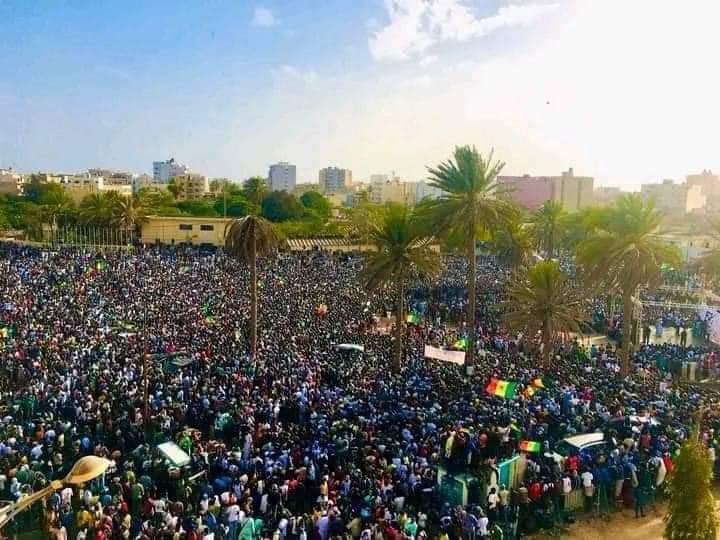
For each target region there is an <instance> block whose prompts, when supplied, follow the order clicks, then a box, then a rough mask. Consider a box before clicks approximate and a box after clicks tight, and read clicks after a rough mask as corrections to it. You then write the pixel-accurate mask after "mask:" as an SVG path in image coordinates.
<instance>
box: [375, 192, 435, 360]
mask: <svg viewBox="0 0 720 540" xmlns="http://www.w3.org/2000/svg"><path fill="white" fill-rule="evenodd" d="M421 231H422V229H421V227H420V226H419V222H418V220H417V219H416V216H415V215H413V213H412V212H411V211H410V210H408V208H407V207H405V206H401V205H397V204H392V205H388V206H387V207H385V208H384V209H383V214H382V216H381V218H380V221H379V222H378V223H377V224H375V225H374V226H373V227H372V228H371V231H370V234H369V240H370V243H371V245H373V246H374V247H375V251H371V252H368V254H367V256H366V259H365V267H364V269H363V274H362V281H363V283H364V285H365V288H366V289H368V290H375V289H377V288H379V287H382V286H388V285H390V286H394V287H395V293H396V295H397V296H396V314H395V317H396V319H395V321H396V323H395V354H394V358H393V368H394V369H395V370H396V371H399V370H400V367H401V364H402V353H403V340H404V336H405V285H406V283H407V280H408V279H409V278H411V277H414V278H417V277H426V276H430V275H434V274H435V273H437V272H438V271H439V268H440V258H439V256H438V254H437V253H436V252H435V251H433V250H432V249H431V248H430V240H431V239H430V238H429V237H427V236H425V235H424V234H423V233H422V232H421Z"/></svg>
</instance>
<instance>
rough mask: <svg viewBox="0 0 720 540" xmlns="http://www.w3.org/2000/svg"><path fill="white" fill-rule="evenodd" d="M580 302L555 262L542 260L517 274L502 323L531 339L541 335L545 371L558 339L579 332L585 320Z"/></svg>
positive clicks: (576, 293) (566, 277)
mask: <svg viewBox="0 0 720 540" xmlns="http://www.w3.org/2000/svg"><path fill="white" fill-rule="evenodd" d="M584 307H585V306H584V299H583V297H582V295H581V294H580V290H579V289H578V288H577V287H573V285H572V283H570V280H569V279H568V276H567V275H566V274H565V273H564V272H563V271H562V270H561V269H560V264H559V263H558V262H557V261H553V260H546V261H541V262H539V263H537V264H536V265H534V266H532V267H530V268H529V269H528V270H527V272H521V273H518V274H517V275H516V276H515V278H514V280H513V281H512V282H511V283H510V285H509V287H508V291H507V301H506V302H505V303H504V304H503V308H504V311H505V316H504V318H505V324H506V325H507V326H508V328H511V329H512V330H515V331H517V332H523V333H524V334H525V336H526V337H527V338H528V339H530V340H532V339H533V338H534V336H536V335H537V333H538V332H540V334H541V336H542V346H543V347H542V349H543V366H544V367H545V369H549V368H550V367H551V366H550V359H551V352H552V350H553V346H554V345H555V343H556V341H557V339H558V337H559V336H560V335H562V334H565V333H567V332H575V333H580V332H581V330H582V326H583V324H584V323H583V321H584V320H585V315H586V313H585V309H584Z"/></svg>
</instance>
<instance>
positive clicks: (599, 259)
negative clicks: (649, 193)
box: [577, 195, 679, 375]
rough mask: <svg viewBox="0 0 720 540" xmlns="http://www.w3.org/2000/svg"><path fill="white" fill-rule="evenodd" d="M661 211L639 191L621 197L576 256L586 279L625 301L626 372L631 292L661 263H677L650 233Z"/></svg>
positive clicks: (654, 275)
mask: <svg viewBox="0 0 720 540" xmlns="http://www.w3.org/2000/svg"><path fill="white" fill-rule="evenodd" d="M660 219H661V215H660V213H659V212H658V211H657V210H656V209H655V205H654V204H653V203H652V202H649V203H645V202H643V200H642V199H641V198H640V196H638V195H625V196H623V197H620V198H619V199H618V200H617V201H616V202H615V204H614V205H613V206H610V207H608V208H606V209H605V210H604V213H603V216H602V219H601V220H600V222H599V223H598V231H597V233H596V234H595V235H594V236H593V237H591V238H588V239H586V240H584V241H583V242H582V243H581V244H580V245H579V246H578V250H577V261H578V263H579V265H580V266H581V268H582V270H583V272H584V274H585V277H586V279H587V281H588V283H590V284H594V285H597V286H599V287H602V288H603V289H604V290H605V291H607V292H609V293H613V292H614V291H618V292H619V293H620V295H621V297H622V304H623V340H622V348H621V350H620V356H621V360H622V365H621V367H622V373H623V374H625V375H627V374H628V372H629V371H630V357H631V353H632V340H633V335H632V329H633V297H634V295H636V294H637V292H638V290H639V288H640V287H646V286H648V285H653V284H657V283H659V281H660V279H661V267H662V265H663V264H664V263H667V264H675V263H676V262H677V261H679V254H678V252H677V249H675V247H674V246H669V245H666V244H664V243H663V242H662V241H660V240H659V239H657V238H656V237H655V236H654V235H655V233H656V232H657V230H658V227H659V225H660Z"/></svg>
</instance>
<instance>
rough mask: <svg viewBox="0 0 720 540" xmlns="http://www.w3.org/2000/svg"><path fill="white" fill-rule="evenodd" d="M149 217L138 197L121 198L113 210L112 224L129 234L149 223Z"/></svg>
mask: <svg viewBox="0 0 720 540" xmlns="http://www.w3.org/2000/svg"><path fill="white" fill-rule="evenodd" d="M147 220H148V215H147V212H146V211H145V207H144V206H143V204H142V202H141V201H140V199H139V198H138V197H121V198H120V199H118V200H117V201H116V204H115V207H114V208H113V215H112V220H111V222H112V224H113V225H114V226H116V227H118V228H119V229H121V230H124V231H125V232H127V233H132V232H136V231H137V229H138V227H140V226H141V225H143V224H144V223H147Z"/></svg>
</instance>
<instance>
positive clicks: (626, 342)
mask: <svg viewBox="0 0 720 540" xmlns="http://www.w3.org/2000/svg"><path fill="white" fill-rule="evenodd" d="M632 312H633V304H632V290H625V289H623V336H622V348H621V350H620V373H621V374H622V375H625V376H626V375H628V373H630V353H631V351H632V338H633V336H632V330H633V321H632V315H633V313H632Z"/></svg>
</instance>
